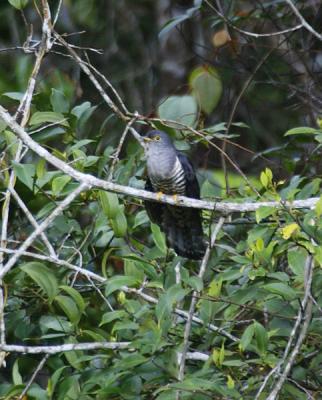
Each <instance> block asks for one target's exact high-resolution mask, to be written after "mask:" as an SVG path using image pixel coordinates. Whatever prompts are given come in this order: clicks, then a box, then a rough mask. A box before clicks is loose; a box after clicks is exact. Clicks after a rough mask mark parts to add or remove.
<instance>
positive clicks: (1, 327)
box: [0, 0, 51, 366]
mask: <svg viewBox="0 0 322 400" xmlns="http://www.w3.org/2000/svg"><path fill="white" fill-rule="evenodd" d="M42 3H43V17H44V18H43V24H42V40H41V44H40V48H39V51H38V52H37V53H36V60H35V64H34V67H33V70H32V72H31V75H30V78H29V80H28V85H27V90H26V92H25V94H24V96H23V98H22V99H21V101H20V104H19V107H18V110H17V112H16V117H15V118H16V123H17V125H18V123H20V126H21V128H22V129H24V127H25V126H26V124H27V121H28V119H29V115H30V108H31V101H32V98H33V94H34V91H35V87H36V79H37V76H38V74H39V70H40V66H41V63H42V60H43V57H44V55H45V53H46V52H47V51H48V50H49V49H50V47H49V42H50V31H51V28H50V10H49V7H48V3H47V1H46V0H42ZM30 33H31V32H30ZM48 38H49V39H48ZM27 42H29V38H28V39H27ZM18 126H19V125H18ZM22 149H23V146H22V142H21V140H19V142H18V146H17V150H16V154H15V157H14V160H15V161H16V162H19V161H20V159H21V157H22ZM15 180H16V174H15V172H14V171H13V170H12V171H11V173H10V177H9V182H8V188H7V190H6V193H5V201H4V203H3V208H2V227H1V242H0V245H1V247H6V245H7V230H8V222H9V210H10V198H11V190H12V189H14V185H15ZM0 271H1V273H3V274H2V275H1V278H3V276H4V273H5V272H4V266H3V253H0ZM1 278H0V298H1V301H0V303H1V304H0V343H1V344H4V343H5V341H6V333H5V322H4V307H5V304H4V295H3V288H2V280H1ZM4 362H5V361H4V357H3V353H2V354H1V360H0V366H1V365H2V364H4Z"/></svg>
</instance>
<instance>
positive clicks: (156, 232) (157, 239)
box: [151, 223, 167, 254]
mask: <svg viewBox="0 0 322 400" xmlns="http://www.w3.org/2000/svg"><path fill="white" fill-rule="evenodd" d="M151 231H152V237H153V241H154V243H155V245H156V246H157V247H158V249H159V250H160V251H161V253H162V254H166V252H167V245H166V242H165V236H164V234H163V233H162V232H161V229H160V227H159V226H158V225H156V224H153V223H151Z"/></svg>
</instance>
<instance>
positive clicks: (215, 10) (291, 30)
mask: <svg viewBox="0 0 322 400" xmlns="http://www.w3.org/2000/svg"><path fill="white" fill-rule="evenodd" d="M204 1H205V3H206V4H207V5H208V7H209V8H211V9H212V10H213V11H214V12H215V13H216V14H217V15H218V16H219V17H220V18H221V19H222V20H223V21H225V23H226V24H227V25H228V26H230V27H231V28H233V29H234V30H235V31H237V32H239V33H242V34H243V35H247V36H252V37H255V38H260V37H272V36H280V35H285V34H286V33H290V32H295V31H297V30H299V29H301V28H303V26H304V24H303V22H301V24H299V25H296V26H294V27H292V28H288V29H284V30H282V31H279V32H271V33H254V32H249V31H245V30H243V29H240V28H238V26H236V25H234V24H233V23H232V22H231V21H229V19H228V18H227V17H226V16H225V15H224V14H223V13H222V12H220V11H219V10H218V9H217V8H216V7H214V6H213V5H212V4H211V3H210V2H209V1H208V0H204ZM286 1H287V2H288V0H286Z"/></svg>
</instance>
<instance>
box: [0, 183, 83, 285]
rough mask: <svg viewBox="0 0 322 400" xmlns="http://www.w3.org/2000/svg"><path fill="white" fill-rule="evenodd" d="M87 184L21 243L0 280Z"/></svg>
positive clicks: (69, 197) (71, 195)
mask: <svg viewBox="0 0 322 400" xmlns="http://www.w3.org/2000/svg"><path fill="white" fill-rule="evenodd" d="M88 187H89V186H88V184H86V183H82V184H80V185H79V186H78V188H77V189H75V190H74V191H73V192H72V193H70V194H69V195H68V196H67V197H66V198H65V199H64V200H63V201H62V202H61V203H60V204H59V206H58V207H56V208H55V210H54V211H53V212H52V213H51V214H50V215H49V216H48V217H47V218H46V219H45V220H44V221H43V222H42V223H41V224H40V225H38V227H37V229H35V230H34V232H33V233H32V234H31V235H30V236H29V237H28V238H27V239H26V240H25V241H24V242H23V244H22V245H21V246H20V247H19V249H18V251H17V252H16V253H15V254H14V255H13V256H12V257H11V258H10V259H9V261H8V262H7V263H6V264H5V265H4V266H3V268H2V269H1V270H0V279H2V278H3V277H4V276H5V274H6V273H7V272H8V271H10V269H11V268H12V267H13V266H14V265H15V263H16V262H17V260H18V259H19V258H20V257H21V256H22V254H23V252H24V251H25V250H27V249H28V247H29V246H30V245H31V244H32V243H33V241H34V240H35V239H36V237H37V236H38V235H40V234H41V233H42V232H44V230H45V229H47V228H48V227H49V225H50V224H51V223H52V222H53V221H54V219H55V218H56V217H57V216H58V215H59V214H60V213H61V212H62V211H63V210H64V209H65V208H67V207H68V206H69V205H70V204H71V202H72V201H73V200H74V199H75V198H76V197H77V196H78V195H79V194H80V193H81V192H82V191H84V190H86V189H88Z"/></svg>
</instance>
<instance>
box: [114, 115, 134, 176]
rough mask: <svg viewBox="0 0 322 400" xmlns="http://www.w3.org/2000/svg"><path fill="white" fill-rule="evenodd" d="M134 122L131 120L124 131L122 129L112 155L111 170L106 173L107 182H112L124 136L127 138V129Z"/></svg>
mask: <svg viewBox="0 0 322 400" xmlns="http://www.w3.org/2000/svg"><path fill="white" fill-rule="evenodd" d="M134 122H135V118H133V119H131V121H129V122H128V124H127V125H126V127H125V129H124V131H123V133H122V135H121V138H120V141H119V144H118V146H117V148H116V151H115V153H114V154H113V161H112V165H111V168H110V170H109V173H108V176H107V180H108V181H111V180H113V173H114V169H115V166H116V164H117V162H118V161H119V155H120V153H121V150H122V147H123V144H124V141H125V139H126V136H127V134H128V132H129V129H130V127H131V125H132V124H133V123H134Z"/></svg>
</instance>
